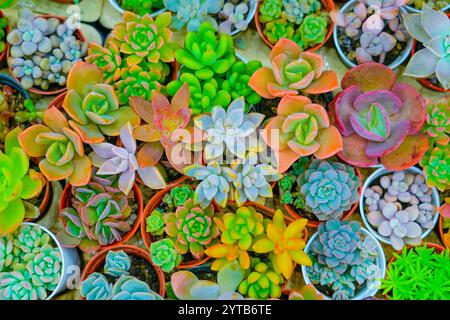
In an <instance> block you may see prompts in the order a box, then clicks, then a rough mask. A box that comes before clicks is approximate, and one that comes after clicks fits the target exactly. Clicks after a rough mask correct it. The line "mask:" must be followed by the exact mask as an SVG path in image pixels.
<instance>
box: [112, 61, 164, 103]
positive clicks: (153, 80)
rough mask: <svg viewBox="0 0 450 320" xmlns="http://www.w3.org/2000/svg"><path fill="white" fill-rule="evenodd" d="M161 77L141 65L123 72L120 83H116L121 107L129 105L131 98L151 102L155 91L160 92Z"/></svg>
mask: <svg viewBox="0 0 450 320" xmlns="http://www.w3.org/2000/svg"><path fill="white" fill-rule="evenodd" d="M159 81H160V79H159V75H158V73H157V72H153V71H148V70H146V69H143V68H142V67H141V66H139V65H132V66H130V67H129V68H124V69H122V71H121V75H120V81H118V82H117V83H116V92H117V95H118V97H119V103H120V104H121V105H127V104H129V98H131V97H141V98H144V99H145V100H150V97H151V93H152V91H153V90H156V91H160V90H161V84H160V83H159Z"/></svg>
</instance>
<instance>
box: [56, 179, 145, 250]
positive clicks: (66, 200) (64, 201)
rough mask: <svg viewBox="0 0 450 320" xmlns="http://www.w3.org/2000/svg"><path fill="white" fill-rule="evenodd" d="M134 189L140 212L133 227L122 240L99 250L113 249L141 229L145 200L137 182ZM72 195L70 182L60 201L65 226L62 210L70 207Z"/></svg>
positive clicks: (62, 220)
mask: <svg viewBox="0 0 450 320" xmlns="http://www.w3.org/2000/svg"><path fill="white" fill-rule="evenodd" d="M133 191H134V201H135V202H137V204H138V213H137V217H136V221H135V222H134V225H133V227H132V228H131V229H130V231H128V232H127V233H126V234H124V236H123V237H122V240H120V241H117V242H114V243H112V244H109V245H106V246H101V247H100V249H99V250H111V249H115V248H117V247H118V246H120V245H122V244H123V243H125V242H127V241H128V240H130V239H131V238H132V237H133V236H134V235H135V234H136V231H137V230H138V229H139V225H140V223H141V221H142V216H143V215H144V202H143V200H142V193H141V190H140V189H139V187H138V185H137V184H136V183H135V184H134V185H133ZM71 196H72V186H71V185H70V184H66V186H65V188H64V191H63V193H62V196H61V201H60V203H59V214H60V219H61V222H62V224H63V226H64V228H65V227H66V224H65V223H64V219H63V218H62V215H61V211H62V210H63V209H64V208H67V207H70V199H71Z"/></svg>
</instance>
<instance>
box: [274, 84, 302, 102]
mask: <svg viewBox="0 0 450 320" xmlns="http://www.w3.org/2000/svg"><path fill="white" fill-rule="evenodd" d="M267 90H268V91H269V93H270V94H271V96H272V97H275V98H281V97H284V96H286V95H296V94H297V93H298V91H297V90H294V89H289V88H285V87H282V86H280V85H278V84H276V83H269V84H268V85H267ZM271 99H273V98H271Z"/></svg>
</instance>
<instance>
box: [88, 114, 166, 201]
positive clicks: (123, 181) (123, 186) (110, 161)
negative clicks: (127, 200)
mask: <svg viewBox="0 0 450 320" xmlns="http://www.w3.org/2000/svg"><path fill="white" fill-rule="evenodd" d="M120 141H121V142H122V145H123V146H124V147H117V146H115V145H112V144H110V143H107V142H102V143H97V144H91V145H90V146H91V148H92V149H93V150H94V152H93V153H91V154H90V158H91V159H92V163H93V165H94V166H95V167H97V168H99V170H98V171H97V174H98V175H115V174H120V178H119V189H120V190H122V192H123V193H125V194H128V193H129V192H130V191H131V188H132V187H133V184H134V181H135V177H136V173H137V174H139V177H140V178H141V179H142V181H143V182H144V184H145V185H146V186H147V187H149V188H152V189H162V188H164V187H165V186H166V183H165V180H164V177H163V176H162V174H161V173H160V171H159V169H158V168H157V167H156V166H145V167H140V166H139V164H138V161H137V159H136V156H135V154H136V141H135V139H134V137H133V133H132V127H131V125H130V123H129V122H128V123H127V124H126V125H125V126H124V127H122V129H121V130H120Z"/></svg>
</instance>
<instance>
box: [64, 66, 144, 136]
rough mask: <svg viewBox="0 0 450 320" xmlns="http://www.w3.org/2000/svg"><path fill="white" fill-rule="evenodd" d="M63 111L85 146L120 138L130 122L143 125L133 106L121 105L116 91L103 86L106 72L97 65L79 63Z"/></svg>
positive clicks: (71, 80)
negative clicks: (121, 130) (122, 130)
mask: <svg viewBox="0 0 450 320" xmlns="http://www.w3.org/2000/svg"><path fill="white" fill-rule="evenodd" d="M67 90H68V91H67V94H66V96H65V98H64V102H63V108H64V110H65V111H66V112H67V114H68V115H69V116H70V118H71V120H69V125H70V126H71V128H72V129H73V130H74V131H75V132H76V133H77V134H78V135H79V136H80V137H81V139H82V140H83V142H85V143H99V142H103V141H104V140H105V136H104V135H106V136H118V135H119V134H120V129H121V128H122V127H123V126H124V125H125V124H126V123H127V122H129V123H130V124H131V125H132V127H136V126H138V125H139V121H140V119H139V116H138V115H137V114H136V113H135V112H133V110H132V109H131V108H130V107H125V106H122V107H120V106H119V100H118V98H117V96H116V93H115V92H114V88H113V87H112V86H110V85H107V84H104V83H103V73H102V71H101V70H100V68H98V67H97V66H95V65H91V64H88V63H85V62H81V61H80V62H77V63H76V64H75V65H74V66H73V68H72V70H71V71H70V72H69V76H68V80H67Z"/></svg>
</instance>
